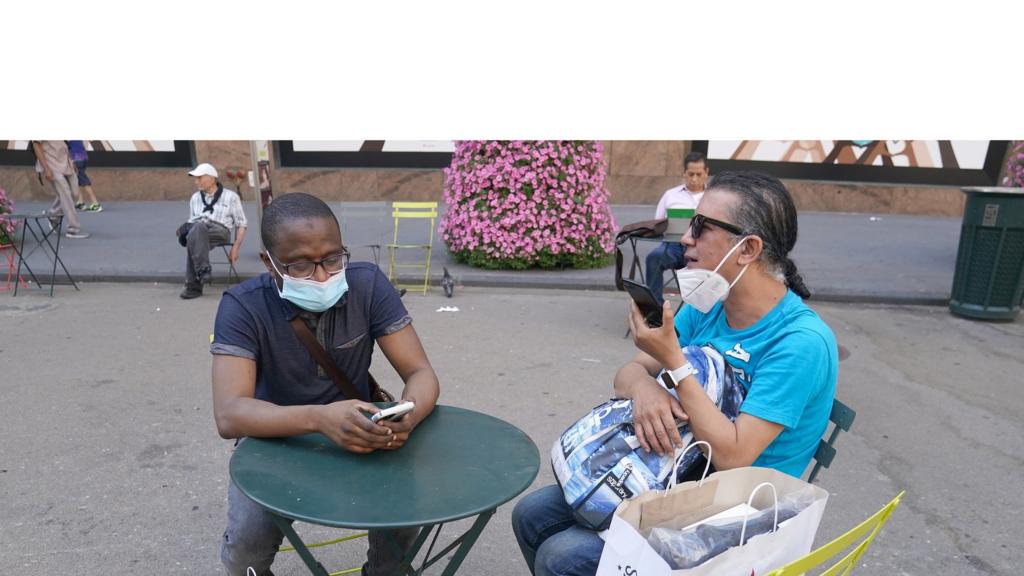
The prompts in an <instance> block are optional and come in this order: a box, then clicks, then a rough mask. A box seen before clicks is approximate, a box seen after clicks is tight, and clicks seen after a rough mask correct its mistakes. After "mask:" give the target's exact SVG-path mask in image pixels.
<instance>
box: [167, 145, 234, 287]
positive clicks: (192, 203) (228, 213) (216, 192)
mask: <svg viewBox="0 0 1024 576" xmlns="http://www.w3.org/2000/svg"><path fill="white" fill-rule="evenodd" d="M188 174H189V176H193V177H195V179H196V188H197V190H196V192H195V194H193V195H192V199H191V200H189V204H188V206H189V216H188V222H186V223H184V224H182V225H181V226H179V227H178V232H177V234H178V242H179V243H180V244H181V245H182V246H184V247H185V248H188V254H187V255H186V257H185V290H183V291H182V293H181V297H182V298H184V299H186V300H188V299H191V298H198V297H200V296H202V295H203V284H207V283H209V282H210V279H211V278H212V277H213V268H212V267H211V266H210V249H211V248H213V247H216V246H220V245H221V244H228V243H230V242H231V233H232V231H234V233H235V240H234V244H232V245H231V251H230V253H229V254H228V258H230V259H231V263H232V264H234V263H235V262H236V261H237V260H238V251H239V250H241V248H242V240H244V239H245V230H246V227H247V226H248V223H247V221H246V219H245V210H243V209H242V199H241V198H239V196H238V194H237V193H236V192H235V191H234V190H228V189H227V188H225V187H224V186H223V185H222V184H221V183H220V181H218V180H217V169H216V168H214V167H213V166H212V165H210V164H207V163H205V162H204V163H202V164H200V165H199V166H196V167H195V169H194V170H192V171H191V172H189V173H188Z"/></svg>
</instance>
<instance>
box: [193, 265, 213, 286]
mask: <svg viewBox="0 0 1024 576" xmlns="http://www.w3.org/2000/svg"><path fill="white" fill-rule="evenodd" d="M196 282H198V283H199V285H200V286H201V285H203V284H210V283H211V282H213V269H212V268H204V269H202V270H200V271H199V272H196Z"/></svg>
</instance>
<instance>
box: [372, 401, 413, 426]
mask: <svg viewBox="0 0 1024 576" xmlns="http://www.w3.org/2000/svg"><path fill="white" fill-rule="evenodd" d="M415 407H416V404H413V403H412V402H402V403H401V404H395V405H394V406H392V407H390V408H385V409H383V410H381V411H380V412H377V413H376V414H374V415H373V416H370V422H374V423H376V422H382V421H383V422H390V421H392V420H398V419H399V418H401V417H402V416H405V415H406V414H408V413H409V412H412V410H413V408H415Z"/></svg>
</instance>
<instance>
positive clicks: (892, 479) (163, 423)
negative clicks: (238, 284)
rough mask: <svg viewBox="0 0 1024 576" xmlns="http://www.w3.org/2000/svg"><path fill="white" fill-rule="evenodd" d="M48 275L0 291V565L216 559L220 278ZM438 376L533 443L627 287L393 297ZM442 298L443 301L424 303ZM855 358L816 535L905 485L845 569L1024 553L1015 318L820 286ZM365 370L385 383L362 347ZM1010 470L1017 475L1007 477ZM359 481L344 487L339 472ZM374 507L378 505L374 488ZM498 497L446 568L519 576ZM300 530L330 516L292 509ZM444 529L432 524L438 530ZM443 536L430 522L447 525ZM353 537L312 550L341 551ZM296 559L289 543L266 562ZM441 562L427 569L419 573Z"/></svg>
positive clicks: (964, 563) (291, 565)
mask: <svg viewBox="0 0 1024 576" xmlns="http://www.w3.org/2000/svg"><path fill="white" fill-rule="evenodd" d="M81 287H82V290H81V292H75V291H74V290H73V289H72V288H70V287H68V286H58V290H57V295H56V296H55V297H54V298H52V299H51V298H49V297H48V296H46V295H44V294H41V293H39V292H38V291H35V290H31V291H29V292H28V293H26V294H25V295H24V296H23V295H21V294H19V296H18V297H17V298H9V297H6V296H5V297H0V374H2V375H3V376H2V378H0V379H2V382H3V384H2V389H3V402H0V422H2V431H3V441H2V442H0V541H2V542H3V550H4V553H3V554H0V574H13V575H24V576H35V575H43V574H55V573H63V574H76V575H80V576H93V575H96V576H98V575H101V574H102V575H135V574H204V575H205V574H219V573H220V563H219V556H218V546H219V540H220V535H221V533H222V530H223V528H224V524H225V504H226V498H225V490H226V486H227V463H228V459H229V458H230V455H231V450H232V444H231V442H230V441H227V440H222V439H221V438H220V437H219V436H218V435H217V433H216V430H215V427H214V423H213V418H212V414H211V394H210V355H209V352H208V342H209V334H210V332H211V331H212V323H213V316H214V313H215V310H216V306H217V303H218V293H219V289H214V290H208V291H207V294H206V295H205V296H204V297H202V298H200V299H198V300H194V301H182V300H180V299H179V298H178V291H179V290H180V286H179V285H178V284H176V283H152V282H150V283H135V284H129V283H117V284H102V283H100V284H97V283H90V282H86V283H83V284H82V286H81ZM404 302H405V303H406V305H407V306H408V307H409V309H410V311H411V313H412V315H413V317H414V326H415V328H416V330H417V332H418V333H419V335H420V337H421V339H422V340H423V343H424V345H425V348H426V350H427V353H428V355H429V357H430V359H431V361H432V363H433V365H434V368H435V369H436V371H437V373H438V375H439V377H440V380H441V385H442V394H441V402H442V403H444V404H450V405H454V406H461V407H465V408H470V409H474V410H479V411H483V412H486V413H488V414H492V415H494V416H498V417H500V418H503V419H505V420H507V421H509V422H511V423H513V424H514V425H516V426H518V427H519V428H521V429H522V430H524V431H525V432H526V433H527V434H528V435H529V436H530V437H531V438H532V439H533V440H534V441H535V442H536V444H537V445H538V447H539V449H540V453H541V455H542V456H541V473H540V475H539V477H538V478H537V480H536V482H535V484H534V488H536V487H539V486H541V485H544V484H548V483H550V482H552V475H551V471H550V465H549V463H548V461H547V457H546V453H547V451H548V450H549V448H550V446H551V443H552V442H553V441H554V440H555V438H556V437H557V436H558V434H559V433H560V432H561V431H562V430H564V429H565V428H566V427H567V426H568V425H569V424H571V423H572V422H573V421H574V420H575V419H576V418H578V417H579V416H581V415H582V414H584V413H585V412H586V411H587V410H589V409H590V408H591V407H592V406H594V405H596V404H598V403H600V402H602V401H603V400H605V399H607V398H608V397H610V395H611V379H612V376H613V374H614V372H615V370H616V369H617V367H618V366H619V365H621V364H622V363H624V362H625V361H627V359H629V358H630V357H631V356H632V355H633V353H634V348H633V345H632V342H631V341H630V340H628V339H623V337H622V336H623V333H624V328H625V324H624V317H625V311H626V302H627V301H626V296H625V295H624V294H623V293H614V292H608V291H587V290H577V291H561V290H535V289H528V288H520V287H511V288H503V289H497V288H480V287H460V288H459V289H458V290H457V292H456V295H455V297H454V298H453V299H450V300H449V299H445V298H444V297H443V296H442V295H441V294H440V292H439V290H436V289H434V290H433V291H432V292H431V293H430V294H429V295H427V296H421V295H414V294H409V295H406V296H405V298H404ZM446 306H455V307H458V311H439V309H441V308H442V307H446ZM813 306H814V307H815V308H816V309H817V310H818V311H819V313H820V314H821V315H822V316H823V318H824V319H825V320H826V321H827V322H828V323H829V325H830V326H831V327H832V329H833V330H834V332H835V334H836V337H837V339H838V341H839V343H840V344H841V345H842V346H844V347H845V348H846V349H847V350H849V352H850V356H849V358H848V359H846V360H844V361H843V363H842V365H841V371H840V383H839V389H838V396H839V398H841V399H842V400H843V401H844V402H846V403H847V404H849V405H850V406H851V407H852V408H854V409H855V410H856V411H857V419H856V422H855V423H854V426H853V429H852V431H851V432H850V433H844V434H842V435H840V438H839V440H838V441H837V448H838V451H839V453H838V456H837V457H836V460H835V462H834V464H833V465H832V468H831V469H829V470H825V471H823V472H822V473H821V475H820V476H819V483H820V484H821V486H823V487H824V488H826V489H827V490H828V491H829V492H830V493H831V497H830V499H829V503H828V507H827V508H826V511H825V515H824V519H823V521H822V525H821V528H820V530H819V533H818V543H824V542H826V541H828V540H830V539H831V538H833V537H835V536H837V535H839V534H841V533H843V532H845V531H846V530H848V529H850V528H852V527H853V526H854V525H856V524H857V523H859V522H860V521H861V520H863V519H864V518H866V517H867V516H868V515H870V514H871V513H872V512H873V511H875V510H877V509H878V508H880V507H881V506H882V505H883V504H885V503H886V502H887V501H888V500H889V499H891V498H892V497H893V496H895V495H896V494H897V493H898V492H899V491H900V490H906V491H907V495H906V497H905V499H904V501H903V504H902V505H901V506H900V507H899V508H898V509H897V510H896V512H895V514H894V516H893V517H892V519H891V520H890V521H889V523H888V524H887V526H886V527H885V529H884V530H883V532H882V533H881V534H880V535H879V537H878V539H877V540H876V541H875V543H874V544H873V546H872V548H871V549H870V550H869V552H868V554H867V555H866V556H865V557H864V559H863V563H862V567H861V568H859V569H858V570H857V573H862V574H913V575H917V574H920V575H928V576H954V575H957V576H959V575H965V574H967V575H970V574H986V575H987V574H1012V573H1016V571H1017V570H1018V568H1019V566H1020V565H1021V564H1022V563H1024V553H1022V552H1021V547H1020V545H1019V535H1020V534H1022V533H1024V495H1022V492H1021V490H1020V487H1021V483H1020V478H1024V459H1022V457H1021V454H1024V417H1022V416H1021V415H1022V414H1024V394H1021V390H1020V387H1021V379H1020V372H1021V369H1022V367H1024V366H1022V354H1021V350H1022V345H1024V320H1022V319H1018V320H1016V321H1015V322H1010V323H985V322H974V321H970V320H965V319H961V318H957V317H954V316H951V315H950V314H949V312H948V310H947V309H946V308H945V307H928V306H912V305H880V304H863V303H862V304H840V303H830V302H818V303H814V304H813ZM374 366H375V368H374V373H375V374H376V375H377V377H378V378H379V379H380V380H381V381H382V382H383V383H384V385H385V386H386V387H390V388H392V389H396V388H397V382H398V378H397V376H396V375H395V374H394V373H393V371H391V369H390V367H389V366H388V364H387V361H386V360H385V359H384V358H383V357H382V356H380V354H379V352H378V354H377V357H375V360H374ZM1014 478H1016V479H1017V480H1014ZM338 489H339V490H349V491H358V490H359V487H358V486H339V487H338ZM385 504H386V503H385ZM511 509H512V505H511V503H510V504H508V505H505V506H503V507H501V508H500V509H499V510H498V513H497V514H496V515H495V517H494V518H493V519H492V521H491V522H490V524H489V525H488V526H487V528H486V530H485V531H484V534H483V536H482V538H481V540H480V542H478V544H477V545H476V547H475V548H474V549H473V551H472V552H471V553H470V555H469V557H468V558H467V560H466V562H465V564H464V566H463V567H464V569H463V571H462V573H464V574H485V575H497V576H511V575H525V574H528V571H527V569H526V566H525V564H523V562H522V560H521V559H520V556H519V552H518V548H517V546H516V544H515V540H514V538H513V536H512V532H511V528H510V525H509V515H510V512H511ZM300 533H302V534H303V535H304V536H308V538H310V539H316V538H327V537H331V536H336V535H337V534H338V533H339V532H338V531H335V530H328V529H323V528H317V527H311V526H308V525H305V526H302V527H300ZM446 533H447V532H446ZM442 538H443V536H442ZM364 550H365V548H364V545H363V544H362V543H354V544H347V545H340V546H332V547H329V548H325V549H322V551H318V552H317V555H318V557H320V558H321V559H322V560H323V562H324V564H325V565H326V566H327V567H328V568H329V569H330V570H339V569H342V568H348V567H352V566H357V565H358V564H360V563H361V562H362V555H363V554H364ZM274 571H275V573H276V574H278V575H279V576H281V575H289V574H294V575H300V574H305V573H306V572H305V568H304V566H303V565H302V564H301V563H300V561H299V560H298V558H296V557H295V556H294V555H293V554H283V555H281V556H280V558H279V560H278V562H277V563H276V564H275V566H274ZM435 572H436V573H439V572H440V571H439V570H435Z"/></svg>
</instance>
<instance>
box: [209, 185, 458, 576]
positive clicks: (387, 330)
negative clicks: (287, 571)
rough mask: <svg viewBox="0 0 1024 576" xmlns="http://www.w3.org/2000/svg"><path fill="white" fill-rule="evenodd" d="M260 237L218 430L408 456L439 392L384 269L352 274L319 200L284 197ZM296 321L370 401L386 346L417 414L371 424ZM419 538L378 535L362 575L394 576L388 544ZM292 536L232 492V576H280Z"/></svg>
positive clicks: (221, 394) (220, 384)
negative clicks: (278, 558)
mask: <svg viewBox="0 0 1024 576" xmlns="http://www.w3.org/2000/svg"><path fill="white" fill-rule="evenodd" d="M261 234H262V237H263V244H264V246H266V251H265V252H264V253H263V254H261V255H260V257H261V258H262V260H263V264H264V265H265V266H266V268H267V273H266V274H263V275H261V276H259V277H257V278H253V279H251V280H247V281H245V282H243V283H241V284H239V285H238V286H235V287H234V288H231V289H230V290H228V291H227V292H225V293H224V296H223V299H222V300H221V303H220V307H219V308H218V310H217V320H216V323H215V327H214V339H213V343H212V344H211V345H210V352H211V353H212V354H213V414H214V418H215V419H216V424H217V431H218V432H219V433H220V435H221V437H223V438H241V439H243V441H244V438H246V437H249V436H252V437H281V436H294V435H299V434H307V433H311V432H320V433H322V434H323V435H325V436H327V437H328V438H330V439H331V440H332V441H333V442H334V443H335V444H337V445H338V446H340V447H341V448H343V449H345V450H348V451H351V452H355V453H359V454H365V453H369V452H373V451H375V450H398V449H400V448H401V447H402V445H403V444H405V442H406V440H407V439H408V438H409V435H410V434H412V433H413V431H414V430H415V428H416V426H417V425H418V424H419V423H420V422H421V421H422V420H423V419H424V418H426V417H427V416H428V415H429V414H430V412H431V411H432V410H433V409H434V404H435V403H436V402H437V397H438V394H439V388H438V383H437V376H436V375H435V374H434V369H433V368H432V367H431V365H430V362H429V360H427V355H426V353H425V352H424V350H423V346H422V344H421V343H420V339H419V337H418V336H417V335H416V331H415V330H414V329H413V327H412V318H411V317H410V316H409V313H408V312H407V311H406V309H405V306H404V305H403V304H402V301H401V299H400V298H399V295H398V293H397V292H396V291H395V289H394V287H393V286H392V285H391V283H390V282H388V279H387V277H386V276H384V274H383V273H382V272H381V271H380V269H378V268H377V267H376V266H375V265H373V264H371V263H368V262H354V263H351V264H349V262H348V260H349V258H348V252H347V250H345V247H344V245H343V243H342V238H341V230H340V229H339V226H338V221H337V219H336V218H335V217H334V214H333V213H332V212H331V209H330V208H329V207H328V206H327V204H325V203H324V202H323V201H322V200H320V199H319V198H316V197H314V196H310V195H308V194H302V193H292V194H285V195H283V196H281V197H279V198H275V199H274V202H272V203H271V204H270V205H269V206H268V207H267V208H266V210H265V211H264V213H263V221H262V226H261ZM296 318H298V319H300V320H301V322H302V323H303V324H305V328H306V329H308V331H309V332H310V333H311V334H310V338H311V339H312V338H314V336H313V335H315V339H316V344H317V345H319V346H320V347H322V348H323V349H324V351H325V353H326V355H327V356H329V359H330V361H332V362H333V364H334V366H335V367H336V368H337V370H338V371H340V372H341V373H342V374H344V375H345V376H346V378H347V380H348V381H349V383H350V386H349V388H354V389H355V390H357V391H358V393H359V394H360V395H361V397H362V398H369V397H370V393H369V391H370V378H369V367H370V360H371V358H372V356H373V348H374V344H377V345H379V346H380V348H381V351H383V352H384V356H385V357H387V359H388V361H389V362H390V363H391V365H392V366H393V367H394V369H395V371H396V372H397V373H398V375H399V376H400V377H401V378H402V381H403V382H404V383H405V388H404V390H403V391H402V394H401V400H403V401H405V402H410V403H414V404H415V408H414V409H413V410H412V411H410V412H408V413H406V414H405V415H404V416H401V417H400V418H399V419H397V420H394V421H383V420H382V421H380V422H372V421H371V419H370V418H369V417H368V416H369V415H371V414H375V413H377V412H378V411H379V410H378V408H377V407H376V406H375V405H373V404H371V403H369V402H366V401H363V400H362V399H361V398H349V397H346V395H345V394H344V393H343V392H342V390H341V388H340V386H341V385H340V384H339V385H336V384H335V381H334V380H332V378H331V377H330V375H329V374H327V373H326V371H325V370H324V368H323V367H321V366H320V365H318V364H317V361H316V360H314V358H313V357H312V356H311V351H310V349H308V348H306V344H304V343H303V341H302V340H301V339H300V336H299V334H301V333H302V332H301V330H300V328H298V327H296V326H295V325H292V321H293V319H296ZM325 361H326V360H325ZM327 366H328V367H330V365H329V364H328V365H327ZM339 488H342V487H339ZM348 489H349V490H352V491H357V490H359V487H358V486H352V487H348ZM416 533H417V529H416V528H411V529H402V530H393V531H390V532H385V531H382V530H371V531H370V536H369V550H368V552H367V563H366V564H365V565H364V566H363V573H364V574H370V575H374V576H375V575H377V574H391V573H394V572H395V571H396V570H397V568H398V563H399V561H400V560H401V558H400V555H396V554H393V553H391V551H392V547H391V546H390V543H389V542H387V541H386V539H388V538H390V539H392V540H393V541H394V542H396V543H397V544H398V545H399V547H401V548H402V549H403V551H404V550H405V549H408V548H409V547H410V546H411V544H412V541H413V539H414V538H415V536H416ZM282 538H283V535H282V533H281V531H280V530H279V529H278V528H277V527H276V526H275V525H274V523H273V521H272V520H271V519H270V516H269V514H268V513H267V512H266V511H265V510H263V508H261V507H260V506H259V505H257V504H256V503H254V502H253V501H251V500H249V498H247V497H246V496H245V495H244V494H242V493H241V491H239V490H238V488H237V487H235V485H234V484H233V483H232V484H230V485H229V488H228V526H227V529H226V530H225V531H224V538H223V542H222V546H221V560H222V562H223V563H224V566H225V568H226V569H227V573H228V574H229V575H231V576H245V575H246V573H247V571H248V569H249V568H250V567H251V568H252V569H253V570H255V573H256V574H257V575H258V576H266V575H268V574H271V572H270V565H271V564H272V563H273V561H274V555H275V554H276V552H277V549H278V547H279V546H280V544H281V541H282Z"/></svg>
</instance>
